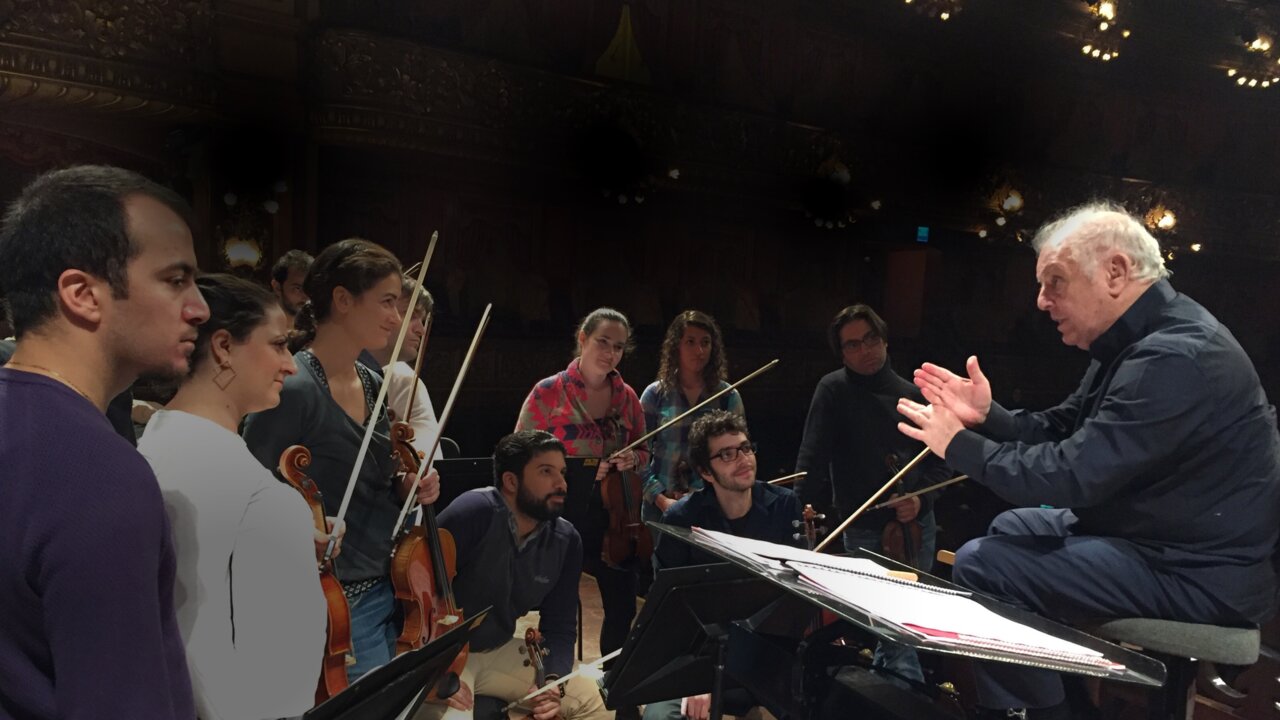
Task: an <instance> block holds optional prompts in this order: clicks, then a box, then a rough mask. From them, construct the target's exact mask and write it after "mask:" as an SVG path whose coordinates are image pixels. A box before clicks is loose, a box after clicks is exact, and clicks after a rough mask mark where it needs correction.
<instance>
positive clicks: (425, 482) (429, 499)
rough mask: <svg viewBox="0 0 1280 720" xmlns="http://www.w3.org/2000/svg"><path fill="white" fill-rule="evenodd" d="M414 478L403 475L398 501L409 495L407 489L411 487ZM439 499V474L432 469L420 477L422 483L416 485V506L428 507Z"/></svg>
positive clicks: (409, 475)
mask: <svg viewBox="0 0 1280 720" xmlns="http://www.w3.org/2000/svg"><path fill="white" fill-rule="evenodd" d="M414 479H415V476H414V475H413V474H412V473H405V474H404V476H403V477H402V478H401V480H400V499H401V500H403V499H404V498H405V497H407V496H408V495H409V489H410V488H412V487H413V481H414ZM439 499H440V473H438V472H436V471H435V470H434V469H432V470H431V472H429V473H427V474H426V475H424V476H423V477H422V482H420V483H418V504H419V505H430V504H431V503H433V502H435V501H436V500H439Z"/></svg>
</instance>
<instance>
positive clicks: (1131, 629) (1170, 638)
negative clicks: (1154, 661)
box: [1092, 618, 1262, 665]
mask: <svg viewBox="0 0 1280 720" xmlns="http://www.w3.org/2000/svg"><path fill="white" fill-rule="evenodd" d="M1092 629H1093V632H1094V634H1096V635H1097V636H1098V637H1101V638H1104V639H1107V640H1112V641H1116V642H1126V643H1129V644H1131V645H1137V646H1138V647H1140V648H1142V649H1144V650H1150V651H1153V652H1158V653H1166V654H1168V655H1175V656H1177V657H1183V658H1195V659H1197V660H1207V661H1209V662H1215V663H1222V664H1225V665H1252V664H1253V663H1255V662H1257V661H1258V653H1259V652H1260V650H1261V646H1262V634H1261V632H1259V630H1258V628H1239V627H1226V626H1222V625H1202V624H1199V623H1189V622H1178V621H1176V620H1153V619H1151V618H1117V619H1115V620H1107V621H1104V622H1100V623H1097V624H1094V625H1093V627H1092Z"/></svg>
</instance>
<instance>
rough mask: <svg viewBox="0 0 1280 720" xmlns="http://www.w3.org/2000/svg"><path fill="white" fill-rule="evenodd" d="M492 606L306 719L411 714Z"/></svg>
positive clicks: (384, 718)
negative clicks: (425, 690) (425, 689)
mask: <svg viewBox="0 0 1280 720" xmlns="http://www.w3.org/2000/svg"><path fill="white" fill-rule="evenodd" d="M488 614H489V608H485V609H484V610H481V611H480V612H478V613H476V614H475V615H472V616H471V617H469V618H467V620H466V622H464V623H462V624H461V625H459V626H458V627H456V628H454V629H452V630H450V631H449V632H447V633H445V634H444V635H441V636H440V637H438V638H436V639H435V640H432V641H431V642H429V643H427V644H426V645H423V646H422V647H420V648H418V649H417V650H411V651H409V652H407V653H404V654H402V655H399V656H397V657H396V658H395V659H394V660H392V661H391V662H389V663H387V664H386V665H383V666H382V667H380V668H378V669H376V670H372V671H370V672H369V673H368V674H366V675H365V676H364V677H361V678H360V679H358V680H356V681H355V682H354V683H352V684H351V685H350V686H348V687H347V689H346V690H343V691H342V692H340V693H338V694H337V695H334V696H333V697H331V698H329V699H328V700H325V701H324V702H323V703H321V704H319V705H317V706H316V707H314V708H312V709H310V710H308V711H307V712H306V713H305V714H303V716H302V717H303V720H397V719H398V718H408V717H412V716H413V714H414V713H415V712H417V711H418V707H419V706H421V705H422V701H423V699H424V698H425V697H426V693H425V692H424V688H433V687H436V685H437V684H438V683H439V682H440V681H441V679H443V678H444V677H445V674H446V673H447V672H448V670H449V666H450V665H452V664H453V661H454V658H456V657H457V656H458V653H459V652H461V651H462V647H463V646H464V645H466V644H467V642H468V641H469V640H470V639H471V633H472V632H473V631H474V630H475V629H476V628H478V627H480V623H482V622H484V619H485V616H487V615H488Z"/></svg>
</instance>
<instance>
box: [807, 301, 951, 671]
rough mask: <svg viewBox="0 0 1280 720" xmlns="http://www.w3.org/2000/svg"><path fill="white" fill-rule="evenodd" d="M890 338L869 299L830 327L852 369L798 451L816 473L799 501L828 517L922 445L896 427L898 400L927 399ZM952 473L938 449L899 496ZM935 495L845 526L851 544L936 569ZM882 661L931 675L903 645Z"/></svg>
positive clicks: (818, 411) (817, 412)
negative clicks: (887, 542)
mask: <svg viewBox="0 0 1280 720" xmlns="http://www.w3.org/2000/svg"><path fill="white" fill-rule="evenodd" d="M887 336H888V328H887V327H886V325H885V322H884V320H883V319H881V318H880V316H879V315H878V314H876V311H875V310H872V309H871V308H870V307H868V306H866V305H851V306H849V307H846V308H844V309H843V310H841V311H840V312H838V313H836V316H835V318H834V319H833V320H832V321H831V325H830V326H828V328H827V341H828V342H829V343H830V344H831V350H832V352H834V353H835V355H836V357H838V358H840V360H841V362H842V363H843V365H844V366H843V367H841V368H840V369H839V370H836V371H834V372H831V373H828V374H827V375H825V376H824V377H823V378H822V380H820V381H819V382H818V387H817V389H815V390H814V392H813V401H812V402H811V403H810V405H809V416H808V418H807V419H806V420H805V424H804V438H803V439H802V440H801V441H800V455H799V457H798V458H796V470H797V471H805V472H807V473H808V475H807V476H806V477H804V478H803V479H801V480H800V481H799V482H797V484H796V492H797V493H798V494H799V496H800V502H801V503H803V504H812V505H813V506H814V507H816V508H818V509H820V510H827V511H828V513H827V514H828V516H832V517H835V516H839V517H844V516H847V515H848V514H849V513H851V512H853V511H854V510H856V509H857V508H858V507H860V506H861V505H862V503H864V502H865V501H866V500H867V498H869V497H871V495H872V493H874V492H876V491H877V490H879V489H880V488H881V487H882V486H883V485H884V484H885V482H887V481H888V480H889V478H890V477H892V476H893V475H894V474H895V473H896V472H897V471H898V469H899V468H900V467H902V466H903V465H906V464H907V463H908V462H910V461H911V459H912V458H913V457H915V456H916V455H917V454H918V453H919V452H920V450H922V449H923V448H924V445H923V444H921V443H919V442H915V441H909V442H903V437H905V436H903V435H902V434H901V433H899V432H898V429H897V428H898V423H899V422H902V421H903V417H902V416H901V415H900V414H899V413H898V411H897V403H898V398H900V397H913V398H917V399H919V398H920V391H919V390H917V389H916V387H915V385H913V384H911V383H910V382H908V381H906V380H904V379H903V378H902V377H900V376H899V375H898V374H897V373H895V372H894V371H893V368H892V367H890V366H889V343H888V341H887V339H886V338H887ZM948 477H950V471H949V470H948V469H947V467H946V465H945V464H943V463H942V461H940V460H938V459H937V458H936V457H932V456H931V457H930V458H928V459H927V460H925V461H924V462H922V463H920V465H918V466H917V467H916V469H915V470H913V471H912V472H910V473H908V474H907V476H906V477H905V478H903V480H902V483H901V487H900V488H899V489H897V490H895V493H896V494H903V493H907V492H910V491H912V490H916V489H919V488H923V487H926V486H928V485H932V484H934V483H937V482H942V481H943V480H946V479H947V478H948ZM933 495H934V493H928V494H926V495H921V496H919V497H916V498H912V499H911V500H907V501H905V502H903V503H901V504H899V505H896V506H891V507H888V508H885V509H883V510H879V511H873V512H867V513H864V514H863V515H861V516H860V517H859V518H858V519H857V520H855V521H854V522H853V523H852V524H851V525H850V526H849V528H848V529H846V530H845V533H844V537H843V538H842V540H843V542H844V547H845V549H846V550H849V551H853V550H857V549H866V550H871V551H873V552H876V553H881V554H887V555H891V556H896V557H895V558H894V559H896V560H899V561H901V562H905V563H907V564H909V565H913V566H915V567H917V568H919V569H921V570H925V571H928V570H929V569H930V568H931V567H932V566H933V553H934V541H935V537H936V533H937V525H936V524H935V522H934V518H933V501H934V498H933ZM895 526H896V527H895ZM913 526H915V527H913ZM887 529H888V530H895V531H899V532H900V533H901V537H902V539H903V542H902V544H901V547H896V548H893V550H894V552H886V548H885V546H884V543H883V542H882V538H883V537H885V536H886V532H885V531H886V530H887ZM895 545H896V543H895ZM875 666H876V667H877V668H882V669H885V670H888V671H889V672H890V673H891V674H893V675H897V676H899V677H902V678H905V679H907V680H913V681H915V682H923V681H924V674H923V673H922V672H921V670H920V661H919V659H918V658H917V657H916V654H915V652H914V651H913V650H910V649H908V648H905V647H900V646H887V645H886V646H881V647H880V648H877V650H876V659H875Z"/></svg>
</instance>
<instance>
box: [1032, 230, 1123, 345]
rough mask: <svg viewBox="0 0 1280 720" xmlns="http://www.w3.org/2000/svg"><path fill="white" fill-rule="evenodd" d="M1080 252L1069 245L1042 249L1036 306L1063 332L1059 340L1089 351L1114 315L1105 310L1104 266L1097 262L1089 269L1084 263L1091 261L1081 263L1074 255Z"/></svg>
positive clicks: (1111, 321) (1108, 325)
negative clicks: (1091, 269)
mask: <svg viewBox="0 0 1280 720" xmlns="http://www.w3.org/2000/svg"><path fill="white" fill-rule="evenodd" d="M1079 254H1080V251H1079V250H1075V251H1074V252H1073V248H1071V247H1062V248H1060V249H1057V248H1046V249H1044V250H1043V251H1041V253H1040V257H1039V259H1038V260H1037V261H1036V279H1037V280H1038V281H1039V283H1040V293H1039V295H1038V296H1037V297H1036V307H1038V308H1040V309H1041V310H1043V311H1045V312H1047V313H1049V318H1050V319H1052V320H1053V322H1054V323H1055V324H1056V325H1057V326H1058V332H1059V333H1061V334H1062V342H1064V343H1066V344H1067V345H1071V346H1073V347H1078V348H1080V349H1081V350H1088V349H1089V346H1090V345H1092V344H1093V341H1094V340H1097V339H1098V336H1099V335H1101V334H1102V333H1104V332H1106V331H1107V328H1109V327H1111V325H1112V323H1113V322H1115V318H1114V317H1112V315H1111V314H1110V313H1109V312H1108V310H1107V304H1108V300H1109V299H1110V296H1109V293H1108V288H1107V284H1106V281H1105V277H1104V273H1105V268H1104V267H1102V266H1101V264H1099V267H1097V268H1095V269H1093V271H1092V272H1090V270H1089V268H1088V267H1087V266H1088V265H1089V264H1091V263H1085V262H1081V259H1080V258H1077V257H1076V255H1079Z"/></svg>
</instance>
